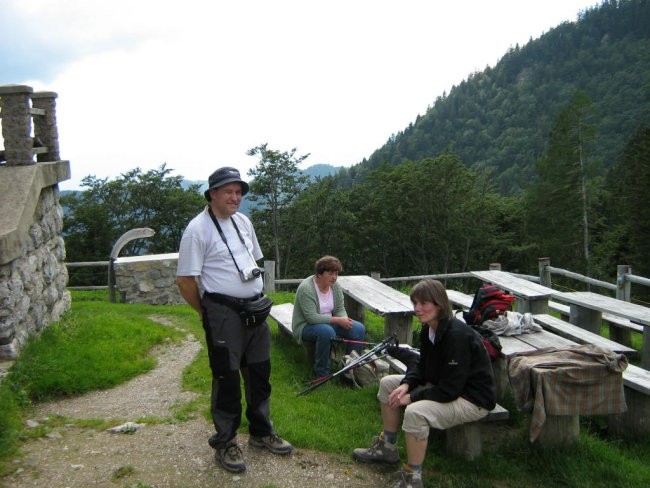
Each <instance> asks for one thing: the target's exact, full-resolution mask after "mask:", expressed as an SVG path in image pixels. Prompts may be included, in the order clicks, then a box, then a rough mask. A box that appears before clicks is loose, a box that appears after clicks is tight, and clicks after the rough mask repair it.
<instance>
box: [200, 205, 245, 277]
mask: <svg viewBox="0 0 650 488" xmlns="http://www.w3.org/2000/svg"><path fill="white" fill-rule="evenodd" d="M208 213H209V214H210V218H211V219H212V222H214V225H215V226H216V227H217V231H218V232H219V236H220V237H221V240H222V241H223V243H224V244H225V245H226V247H227V248H228V252H229V253H230V257H231V258H232V262H233V263H235V268H237V272H238V273H241V269H239V265H238V264H237V261H236V260H235V256H234V255H233V253H232V250H231V249H230V246H229V245H228V239H226V235H225V234H224V233H223V230H221V226H220V225H219V221H218V220H217V218H216V217H215V216H214V213H212V209H211V208H210V207H209V206H208ZM230 222H232V226H233V227H234V228H235V231H236V232H237V235H238V236H239V240H240V242H241V243H242V246H244V249H246V252H248V253H249V254H250V251H249V250H248V248H247V247H246V242H245V241H244V238H243V237H242V235H241V232H239V227H237V224H235V220H234V219H233V218H232V216H231V217H230Z"/></svg>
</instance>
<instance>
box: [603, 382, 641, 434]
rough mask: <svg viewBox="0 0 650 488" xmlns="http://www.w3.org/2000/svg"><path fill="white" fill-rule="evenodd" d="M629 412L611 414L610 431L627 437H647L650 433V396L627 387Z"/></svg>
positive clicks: (626, 400)
mask: <svg viewBox="0 0 650 488" xmlns="http://www.w3.org/2000/svg"><path fill="white" fill-rule="evenodd" d="M625 403H626V404H627V412H625V413H619V414H613V415H609V416H608V417H607V423H608V424H607V425H608V428H609V433H610V434H613V435H616V436H619V437H625V438H632V439H634V438H637V439H642V438H646V437H647V436H648V435H649V434H650V422H649V421H648V419H650V396H648V395H647V394H646V393H643V392H640V391H636V390H633V389H632V388H628V387H625Z"/></svg>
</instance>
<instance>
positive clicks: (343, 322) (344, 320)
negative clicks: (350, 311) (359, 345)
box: [332, 317, 352, 330]
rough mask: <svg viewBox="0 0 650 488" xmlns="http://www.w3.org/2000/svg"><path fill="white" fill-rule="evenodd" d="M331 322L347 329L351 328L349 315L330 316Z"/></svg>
mask: <svg viewBox="0 0 650 488" xmlns="http://www.w3.org/2000/svg"><path fill="white" fill-rule="evenodd" d="M332 323H333V324H334V325H338V326H339V327H343V328H344V329H347V330H350V329H351V328H352V319H351V318H350V317H332Z"/></svg>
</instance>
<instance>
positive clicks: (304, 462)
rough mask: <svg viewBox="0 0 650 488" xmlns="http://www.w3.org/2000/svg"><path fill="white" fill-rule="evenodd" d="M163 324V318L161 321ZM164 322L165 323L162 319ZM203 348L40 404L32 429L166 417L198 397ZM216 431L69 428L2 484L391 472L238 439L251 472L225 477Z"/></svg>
mask: <svg viewBox="0 0 650 488" xmlns="http://www.w3.org/2000/svg"><path fill="white" fill-rule="evenodd" d="M158 320H160V319H159V318H158ZM161 321H162V320H161ZM200 347H201V344H200V343H199V342H198V341H197V340H196V339H195V338H193V337H188V338H187V339H186V340H185V341H184V342H182V343H181V344H179V345H175V346H168V347H165V348H161V349H160V350H158V351H156V357H157V358H158V366H157V367H156V368H155V369H153V370H152V371H150V372H148V373H146V374H144V375H141V376H139V377H137V378H135V379H133V380H131V381H129V382H127V383H125V384H123V385H120V386H118V387H116V388H113V389H111V390H105V391H99V392H93V393H90V394H88V395H84V396H81V397H77V398H71V399H66V400H61V401H56V402H51V403H47V404H43V405H41V406H39V407H38V409H37V410H36V412H35V413H34V414H33V415H32V418H31V419H30V423H31V424H32V425H33V426H34V428H37V427H38V425H37V424H40V423H43V422H45V421H46V420H45V419H47V418H48V417H50V416H53V415H62V416H65V417H69V418H73V419H120V420H123V421H132V422H135V421H136V420H137V419H138V418H141V417H145V416H151V417H159V418H162V417H167V416H169V415H170V414H171V412H170V408H171V407H173V406H174V405H176V404H182V403H186V402H188V401H190V400H192V399H193V398H194V394H193V393H190V392H184V391H182V390H181V388H180V384H181V373H182V371H183V368H184V367H185V366H186V365H187V364H189V363H190V362H191V361H192V360H193V359H194V357H195V355H196V354H197V352H198V351H199V349H200ZM211 431H212V425H211V424H210V423H209V422H207V421H206V420H205V419H203V418H199V419H194V420H190V421H186V422H180V423H175V424H151V425H145V426H144V427H142V428H141V429H138V430H137V431H136V432H135V433H132V434H130V435H129V434H123V433H111V432H108V431H103V430H102V431H96V430H92V429H87V428H83V427H79V426H76V425H67V426H64V427H60V428H57V429H55V430H53V431H52V432H50V433H49V434H48V435H47V436H45V437H40V438H38V439H36V440H31V441H28V442H27V443H25V444H24V445H23V447H22V449H21V455H20V456H17V457H16V459H15V460H14V466H15V468H16V469H15V471H14V472H13V473H12V474H10V475H8V476H6V477H4V478H1V479H0V486H2V487H6V488H23V487H35V486H38V487H43V486H46V487H49V488H59V487H60V488H65V487H70V488H75V487H90V486H94V487H111V488H115V487H133V488H148V487H151V488H163V487H169V488H172V487H173V488H185V487H188V488H189V487H208V486H209V487H215V486H216V487H230V486H237V487H260V488H261V487H268V488H270V487H282V488H284V487H296V488H297V487H318V488H328V487H361V486H368V487H370V486H371V487H376V486H384V485H385V484H386V483H387V482H388V480H389V478H390V474H389V473H387V472H385V471H384V472H382V470H381V469H378V468H377V467H374V466H365V465H360V464H358V463H354V462H353V461H351V459H350V457H349V456H334V455H329V454H323V453H319V452H316V451H309V450H306V449H295V450H294V453H293V454H292V455H291V456H275V455H273V454H271V453H268V452H267V451H264V450H259V449H255V448H249V447H248V443H247V441H248V438H247V436H245V435H240V436H239V444H240V447H241V448H242V451H243V452H244V456H245V459H246V463H247V468H248V469H247V471H246V472H245V473H244V474H241V475H233V474H231V473H227V472H226V471H224V470H223V469H221V468H220V467H218V466H217V465H216V464H215V461H214V452H213V450H212V449H210V448H209V446H208V445H207V442H206V439H207V437H208V435H209V433H210V432H211Z"/></svg>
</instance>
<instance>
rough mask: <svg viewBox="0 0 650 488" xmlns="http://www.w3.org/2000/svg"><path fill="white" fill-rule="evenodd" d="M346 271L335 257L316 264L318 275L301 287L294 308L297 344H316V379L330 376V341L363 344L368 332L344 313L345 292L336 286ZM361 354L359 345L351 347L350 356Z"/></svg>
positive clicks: (308, 279) (323, 258)
mask: <svg viewBox="0 0 650 488" xmlns="http://www.w3.org/2000/svg"><path fill="white" fill-rule="evenodd" d="M342 269H343V267H342V266H341V261H339V260H338V259H337V258H335V257H333V256H323V257H322V258H320V259H319V260H318V261H316V274H314V275H311V276H309V277H308V278H305V279H304V280H303V281H302V283H300V285H299V286H298V290H297V291H296V299H295V303H294V307H293V317H292V328H293V335H294V337H295V338H296V340H297V341H298V343H302V342H303V341H304V342H313V343H314V344H315V348H314V349H315V351H314V374H315V375H316V377H317V378H320V377H321V376H325V375H327V374H329V373H330V349H331V340H332V339H333V338H335V337H337V336H338V337H342V338H345V339H349V340H353V341H363V340H364V338H365V336H366V328H365V327H364V326H363V324H362V323H361V322H358V321H356V320H352V319H351V318H349V317H348V315H347V313H346V312H345V306H344V304H343V290H342V289H341V285H339V284H338V283H337V282H336V279H337V278H338V276H339V273H340V272H341V270H342ZM353 349H355V350H357V351H361V350H362V349H363V348H362V346H361V345H360V344H348V347H347V352H348V353H349V352H351V351H352V350H353Z"/></svg>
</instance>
